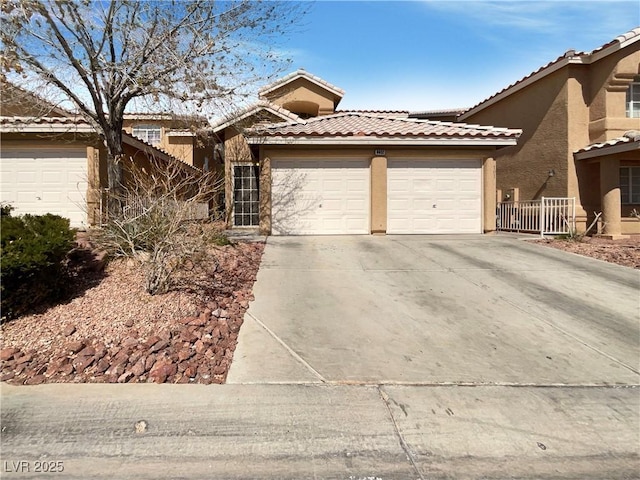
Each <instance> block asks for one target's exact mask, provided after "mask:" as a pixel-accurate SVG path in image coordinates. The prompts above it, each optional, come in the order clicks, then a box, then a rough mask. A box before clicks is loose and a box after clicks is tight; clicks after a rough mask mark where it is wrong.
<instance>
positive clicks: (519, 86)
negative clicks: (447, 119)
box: [458, 58, 582, 121]
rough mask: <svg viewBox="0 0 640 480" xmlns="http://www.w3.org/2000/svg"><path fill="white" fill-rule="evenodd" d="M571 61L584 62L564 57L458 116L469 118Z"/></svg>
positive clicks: (460, 118) (459, 117)
mask: <svg viewBox="0 0 640 480" xmlns="http://www.w3.org/2000/svg"><path fill="white" fill-rule="evenodd" d="M569 63H577V64H581V63H582V62H580V61H571V59H569V58H563V59H562V60H559V61H558V62H557V63H555V64H553V65H551V66H549V67H548V68H546V69H544V70H541V71H539V72H537V73H536V74H534V75H532V76H530V77H528V78H527V79H525V80H523V81H522V82H520V83H516V84H515V85H513V86H512V87H511V88H507V89H506V90H503V91H502V92H500V93H498V94H497V95H495V96H493V97H491V98H489V99H488V100H485V101H484V102H482V103H480V104H479V105H476V106H475V107H472V108H471V109H470V110H467V111H466V112H464V113H463V114H462V115H459V116H458V120H462V121H464V120H466V119H467V118H469V117H470V116H472V115H474V114H476V113H478V112H480V111H482V110H484V109H485V108H488V107H490V106H491V105H494V104H495V103H498V102H500V101H502V100H504V99H505V98H507V97H509V96H511V95H513V94H514V93H516V92H519V91H520V90H522V89H524V88H527V87H528V86H529V85H531V84H533V83H535V82H537V81H539V80H541V79H542V78H544V77H546V76H548V75H551V74H552V73H554V72H556V71H558V70H560V69H561V68H564V67H566V66H567V65H569Z"/></svg>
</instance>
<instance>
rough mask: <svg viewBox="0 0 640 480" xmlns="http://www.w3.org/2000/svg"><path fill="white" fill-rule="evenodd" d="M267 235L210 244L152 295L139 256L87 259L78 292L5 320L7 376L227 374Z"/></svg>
mask: <svg viewBox="0 0 640 480" xmlns="http://www.w3.org/2000/svg"><path fill="white" fill-rule="evenodd" d="M263 250H264V243H260V242H258V243H245V242H241V243H236V244H232V245H226V246H220V247H210V251H209V252H208V253H209V254H208V255H207V259H206V260H204V261H202V262H199V264H198V265H191V266H190V268H187V270H185V272H184V273H183V275H182V278H181V279H180V282H179V283H178V285H177V287H176V288H175V289H174V290H173V291H171V292H169V293H167V294H164V295H155V296H151V295H149V294H147V293H146V292H145V291H144V289H143V274H142V272H141V269H140V267H139V265H137V264H136V263H135V262H133V261H132V260H115V261H113V262H111V263H109V264H108V265H107V267H106V268H105V269H104V270H103V271H102V270H100V269H93V268H81V269H79V271H78V272H77V276H76V278H75V281H74V284H75V285H74V289H75V293H74V298H72V299H70V300H69V301H68V302H67V303H64V304H60V305H56V306H52V307H50V308H48V309H44V310H43V311H41V312H38V313H35V314H31V315H26V316H22V317H20V318H17V319H15V320H12V321H9V322H7V323H5V324H3V326H2V349H1V351H0V360H1V361H2V368H1V380H2V381H6V382H9V383H12V384H27V385H35V384H40V383H54V382H120V383H124V382H127V383H132V382H157V383H164V382H167V383H204V384H209V383H223V382H224V381H225V378H226V375H227V371H228V368H229V366H230V364H231V360H232V358H233V352H234V350H235V346H236V342H237V338H238V331H239V329H240V326H241V325H242V320H243V317H244V312H245V311H246V309H247V308H248V306H249V302H250V301H251V300H252V299H253V295H252V293H251V289H252V287H253V283H254V282H255V278H256V274H257V271H258V267H259V265H260V259H261V257H262V252H263Z"/></svg>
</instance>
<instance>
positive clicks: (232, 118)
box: [211, 100, 301, 132]
mask: <svg viewBox="0 0 640 480" xmlns="http://www.w3.org/2000/svg"><path fill="white" fill-rule="evenodd" d="M261 110H266V111H268V112H271V113H273V114H274V115H276V116H279V117H281V118H282V120H283V121H291V122H298V121H300V120H301V118H300V117H299V116H298V115H296V114H295V113H293V112H290V111H289V110H287V109H286V108H282V107H280V106H278V105H276V104H275V103H272V102H270V101H268V100H260V101H259V102H256V103H253V104H251V105H249V106H248V107H246V108H243V109H241V110H239V111H237V112H232V113H231V114H229V115H227V116H225V117H224V118H221V119H219V120H218V121H217V122H215V123H214V124H213V125H212V126H211V130H212V131H214V132H219V131H220V130H224V129H225V128H227V127H228V126H230V125H233V124H235V123H238V122H239V121H241V120H243V119H245V118H247V117H251V116H252V115H255V114H257V113H258V112H260V111H261Z"/></svg>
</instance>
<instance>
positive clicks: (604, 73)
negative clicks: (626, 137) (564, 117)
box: [583, 42, 640, 143]
mask: <svg viewBox="0 0 640 480" xmlns="http://www.w3.org/2000/svg"><path fill="white" fill-rule="evenodd" d="M583 69H584V70H587V71H588V83H586V84H585V90H587V91H588V95H589V99H588V103H589V106H590V112H589V113H590V115H589V142H588V143H596V142H604V141H606V140H611V139H613V138H617V137H620V136H621V135H622V134H624V132H626V131H628V130H638V129H640V119H638V118H627V116H626V111H625V99H626V93H627V90H628V88H629V84H630V83H631V82H632V81H633V78H634V77H635V76H637V75H640V43H638V42H636V43H635V44H633V45H631V46H629V47H627V48H625V49H623V50H621V51H619V52H616V53H614V54H611V55H609V56H607V57H605V58H603V59H601V60H599V61H597V62H595V63H593V64H591V65H588V66H587V67H584V68H583Z"/></svg>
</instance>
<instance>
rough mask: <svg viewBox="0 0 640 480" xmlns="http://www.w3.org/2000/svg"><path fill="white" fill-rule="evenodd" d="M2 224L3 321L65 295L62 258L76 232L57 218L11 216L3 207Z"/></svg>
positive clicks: (63, 262)
mask: <svg viewBox="0 0 640 480" xmlns="http://www.w3.org/2000/svg"><path fill="white" fill-rule="evenodd" d="M1 222H2V224H1V225H0V237H1V238H0V244H1V273H0V276H1V280H0V281H1V287H0V288H1V291H2V318H3V319H5V318H6V319H10V318H14V317H16V316H19V315H22V314H24V313H26V312H28V311H29V310H31V309H33V308H35V307H38V306H41V305H42V304H44V303H47V302H51V301H56V300H59V299H60V298H61V297H62V296H63V295H64V294H65V293H66V290H67V286H68V284H69V282H68V276H67V271H66V267H65V258H66V255H67V253H68V252H69V251H70V250H71V248H72V246H73V241H74V238H75V232H74V231H73V230H72V229H71V228H69V220H68V219H66V218H63V217H60V216H58V215H52V214H46V215H24V216H18V217H14V216H12V215H11V209H10V208H4V207H3V208H2V217H1Z"/></svg>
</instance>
